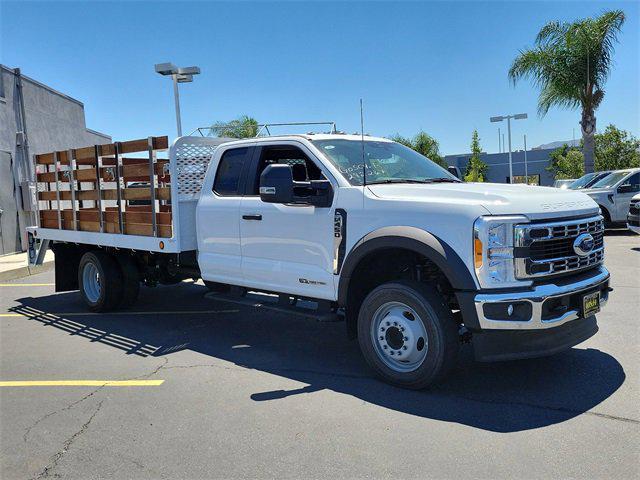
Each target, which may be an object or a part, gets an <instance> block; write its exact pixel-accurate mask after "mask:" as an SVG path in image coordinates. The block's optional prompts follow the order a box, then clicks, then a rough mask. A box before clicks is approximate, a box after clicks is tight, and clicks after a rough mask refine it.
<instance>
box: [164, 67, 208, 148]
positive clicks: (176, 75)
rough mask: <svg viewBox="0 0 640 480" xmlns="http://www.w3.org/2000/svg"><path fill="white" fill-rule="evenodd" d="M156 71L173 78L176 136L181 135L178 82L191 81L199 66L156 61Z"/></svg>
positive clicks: (197, 72) (198, 70)
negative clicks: (183, 65) (178, 65)
mask: <svg viewBox="0 0 640 480" xmlns="http://www.w3.org/2000/svg"><path fill="white" fill-rule="evenodd" d="M155 67H156V72H157V73H159V74H160V75H165V76H168V75H171V78H172V79H173V98H174V101H175V104H176V124H177V126H178V136H179V137H181V136H182V120H181V119H180V94H179V93H178V84H179V83H189V82H193V76H194V75H198V74H199V73H200V67H176V66H175V65H174V64H173V63H157V64H156V65H155Z"/></svg>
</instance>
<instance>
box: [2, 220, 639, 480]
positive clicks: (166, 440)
mask: <svg viewBox="0 0 640 480" xmlns="http://www.w3.org/2000/svg"><path fill="white" fill-rule="evenodd" d="M606 248H607V258H606V265H607V266H608V268H609V269H610V270H611V272H612V286H613V287H614V289H615V291H614V292H613V293H612V296H611V299H610V302H609V304H608V305H607V307H606V309H605V310H604V311H603V312H602V313H600V314H599V315H598V322H599V325H600V332H599V333H598V334H597V335H596V336H595V337H593V338H591V339H590V340H588V341H587V342H585V343H583V344H581V345H578V346H576V347H574V348H573V349H571V350H570V351H568V352H566V353H562V354H559V355H556V356H554V357H550V358H544V359H536V360H526V361H518V362H510V363H499V364H480V363H475V362H473V360H472V359H471V356H470V351H469V349H468V348H465V351H463V355H462V358H461V361H460V363H459V365H458V367H457V369H456V371H455V372H454V374H453V375H452V377H451V379H450V380H449V381H447V382H446V383H444V384H442V385H440V386H438V387H437V388H434V389H432V390H431V391H423V392H413V391H404V390H400V389H397V388H393V387H391V386H388V385H386V384H384V383H381V382H379V381H378V380H376V379H374V378H372V376H371V374H370V372H369V370H368V369H367V367H366V365H365V364H364V361H363V360H362V358H361V357H360V354H359V351H358V348H357V343H356V342H354V341H349V340H347V339H346V335H345V332H344V324H342V323H318V322H314V321H312V320H308V319H304V318H301V317H297V316H296V317H294V316H291V315H285V314H281V313H274V312H271V311H265V310H263V309H255V308H251V307H246V306H238V305H235V304H231V303H224V302H219V301H213V300H211V299H209V298H205V297H204V294H205V293H206V292H207V290H206V289H205V287H204V286H202V285H199V284H193V283H189V282H184V283H182V284H181V285H179V286H175V287H161V288H156V289H148V288H143V291H142V293H141V299H140V302H139V303H138V304H136V306H135V308H134V309H133V310H132V311H127V312H119V313H116V314H88V313H86V312H85V309H84V306H83V304H82V303H81V301H80V299H79V297H78V295H77V293H76V292H72V293H61V294H54V288H53V285H52V283H53V272H48V273H43V274H40V275H34V276H31V277H28V278H22V279H19V280H15V281H13V282H10V283H5V284H2V286H1V287H0V349H1V350H0V381H4V382H10V381H16V382H28V381H61V380H68V381H72V382H71V384H67V385H51V386H8V385H7V386H1V387H0V441H1V446H0V447H1V463H2V465H1V470H0V476H1V477H2V478H3V479H18V478H20V479H26V478H34V479H35V478H49V477H51V478H53V477H61V478H83V479H86V478H185V479H187V478H321V477H323V478H324V477H330V478H394V479H404V478H427V477H430V478H514V477H515V478H566V477H579V478H598V477H599V478H605V477H606V478H638V477H639V476H640V467H639V465H640V463H639V460H640V406H639V405H640V403H639V402H638V399H639V398H640V395H639V394H640V388H639V386H640V385H639V380H640V368H639V362H638V359H639V358H640V356H639V353H640V338H639V333H640V329H639V327H638V321H639V319H640V315H639V313H638V312H639V311H640V275H639V273H640V237H638V236H635V235H632V234H629V233H626V232H613V233H611V234H608V235H607V237H606ZM79 380H85V381H86V380H91V381H96V382H97V384H94V385H91V384H90V385H77V384H75V383H74V382H77V381H79ZM104 381H128V382H127V383H126V384H124V385H122V384H117V383H116V384H113V385H101V382H102V383H104Z"/></svg>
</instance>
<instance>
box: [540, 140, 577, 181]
mask: <svg viewBox="0 0 640 480" xmlns="http://www.w3.org/2000/svg"><path fill="white" fill-rule="evenodd" d="M549 157H550V158H551V164H550V165H549V166H548V167H547V170H549V171H551V172H553V174H554V177H555V178H556V179H557V180H563V179H570V178H580V177H581V176H583V175H584V156H583V155H582V152H581V151H580V150H578V149H577V148H569V146H568V145H566V144H565V145H563V146H562V147H560V148H557V149H555V150H554V151H553V152H551V153H550V154H549Z"/></svg>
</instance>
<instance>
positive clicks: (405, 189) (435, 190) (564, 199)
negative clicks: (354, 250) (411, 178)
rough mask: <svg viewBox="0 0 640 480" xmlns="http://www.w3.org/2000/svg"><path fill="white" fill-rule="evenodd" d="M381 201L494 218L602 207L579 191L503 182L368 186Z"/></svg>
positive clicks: (547, 215)
mask: <svg viewBox="0 0 640 480" xmlns="http://www.w3.org/2000/svg"><path fill="white" fill-rule="evenodd" d="M367 188H369V190H370V191H371V192H372V193H373V194H374V195H375V196H376V197H378V198H380V199H387V200H405V201H407V202H429V203H444V204H446V203H450V204H468V205H481V206H483V207H484V208H485V209H486V210H488V211H489V212H490V213H491V214H493V215H515V214H524V215H527V216H528V217H529V218H531V219H544V218H553V217H563V216H577V215H583V214H584V215H586V214H595V213H597V212H598V205H597V204H596V203H595V202H594V201H593V200H592V199H591V198H589V196H587V195H585V194H584V193H582V192H578V191H576V190H560V189H558V188H552V187H535V186H531V185H522V184H514V185H509V184H503V183H466V182H465V183H432V184H424V185H422V184H402V183H397V184H382V185H367Z"/></svg>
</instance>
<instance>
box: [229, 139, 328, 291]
mask: <svg viewBox="0 0 640 480" xmlns="http://www.w3.org/2000/svg"><path fill="white" fill-rule="evenodd" d="M274 163H286V164H289V165H291V167H292V171H293V177H294V180H297V181H306V180H318V179H322V178H328V179H329V180H331V178H330V176H329V174H328V173H327V172H326V171H324V170H323V166H322V164H321V163H320V162H319V161H318V160H317V159H316V158H314V157H313V154H312V153H311V152H310V151H309V150H307V149H306V147H305V146H304V145H302V144H301V143H299V142H295V141H289V142H283V141H280V142H274V143H272V144H271V143H269V144H261V146H257V147H256V152H255V154H254V161H253V163H252V169H251V171H250V176H249V178H248V179H247V182H248V189H247V195H246V196H245V197H244V198H243V199H242V205H241V208H240V210H241V218H240V237H241V244H242V272H243V275H244V279H245V283H246V284H247V285H248V286H254V287H256V288H262V289H265V290H273V291H276V292H284V293H291V294H295V295H300V296H306V297H312V298H322V299H330V300H333V299H335V298H336V297H335V290H334V282H333V268H334V265H333V258H334V234H333V222H334V210H335V203H336V199H337V195H338V192H337V188H336V184H335V182H333V181H332V185H333V189H334V198H333V205H332V206H331V207H329V208H320V207H314V206H310V205H284V204H276V203H266V202H263V201H262V200H260V196H259V194H258V192H259V179H260V174H261V173H262V171H263V170H264V168H265V167H266V166H267V165H270V164H274Z"/></svg>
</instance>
